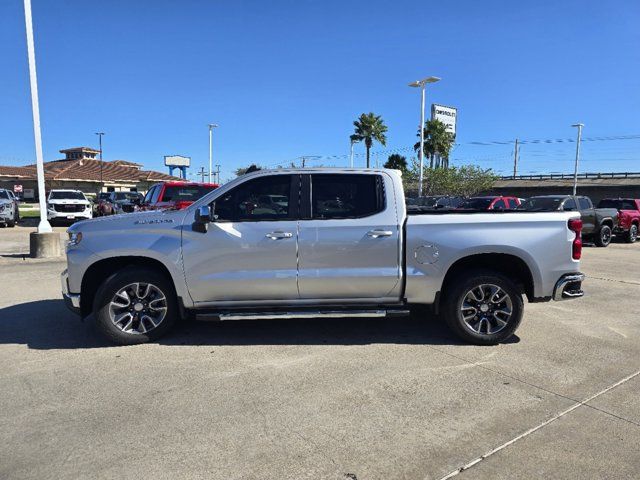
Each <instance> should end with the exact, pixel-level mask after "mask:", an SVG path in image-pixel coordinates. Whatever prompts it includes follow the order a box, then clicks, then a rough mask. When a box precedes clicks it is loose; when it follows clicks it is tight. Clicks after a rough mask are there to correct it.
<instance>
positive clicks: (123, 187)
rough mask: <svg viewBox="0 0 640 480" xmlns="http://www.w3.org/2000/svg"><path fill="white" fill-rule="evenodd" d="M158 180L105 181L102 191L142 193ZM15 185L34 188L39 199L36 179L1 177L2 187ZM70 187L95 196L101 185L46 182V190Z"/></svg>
mask: <svg viewBox="0 0 640 480" xmlns="http://www.w3.org/2000/svg"><path fill="white" fill-rule="evenodd" d="M155 183H158V182H146V181H144V182H137V183H118V182H111V183H109V182H105V184H104V187H103V188H102V190H101V191H103V192H107V191H115V192H120V191H125V192H129V191H131V190H136V191H138V192H140V193H142V194H145V193H146V192H147V190H149V188H150V187H151V185H154V184H155ZM14 185H22V188H23V190H24V189H33V190H34V191H35V200H37V199H38V185H37V182H36V181H34V180H21V179H14V180H11V179H9V180H7V179H0V188H6V189H7V190H11V191H13V186H14ZM56 188H59V189H70V190H80V191H82V192H83V193H84V194H85V195H89V196H95V195H96V193H97V192H98V190H99V185H98V184H97V183H96V182H78V181H67V180H53V181H47V182H45V190H46V191H47V192H49V190H51V189H56Z"/></svg>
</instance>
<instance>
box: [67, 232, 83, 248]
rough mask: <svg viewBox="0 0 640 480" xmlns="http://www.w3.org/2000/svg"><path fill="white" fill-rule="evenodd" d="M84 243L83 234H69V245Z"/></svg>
mask: <svg viewBox="0 0 640 480" xmlns="http://www.w3.org/2000/svg"><path fill="white" fill-rule="evenodd" d="M81 241H82V232H69V245H72V246H75V245H78V244H79V243H80V242H81Z"/></svg>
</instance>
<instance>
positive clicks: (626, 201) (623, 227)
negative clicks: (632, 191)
mask: <svg viewBox="0 0 640 480" xmlns="http://www.w3.org/2000/svg"><path fill="white" fill-rule="evenodd" d="M598 208H615V209H616V210H618V223H617V224H616V225H615V226H614V227H613V233H614V234H615V235H620V236H622V237H623V238H624V240H625V241H626V242H627V243H635V241H636V240H637V239H638V230H639V229H640V199H637V198H604V199H602V200H600V201H599V202H598Z"/></svg>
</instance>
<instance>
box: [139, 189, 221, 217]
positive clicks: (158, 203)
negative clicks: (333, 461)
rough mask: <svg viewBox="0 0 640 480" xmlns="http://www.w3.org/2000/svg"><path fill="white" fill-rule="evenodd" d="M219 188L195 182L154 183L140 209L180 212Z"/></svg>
mask: <svg viewBox="0 0 640 480" xmlns="http://www.w3.org/2000/svg"><path fill="white" fill-rule="evenodd" d="M219 186H220V185H218V184H217V183H197V182H164V183H156V184H155V185H153V186H152V187H151V188H150V189H149V191H148V192H147V194H146V195H145V196H144V200H143V201H142V206H141V209H142V210H159V209H172V210H182V209H183V208H187V207H188V206H189V205H191V204H192V203H193V202H195V201H196V200H198V199H200V198H201V197H204V196H205V195H206V194H207V193H209V192H211V191H212V190H215V189H216V188H218V187H219Z"/></svg>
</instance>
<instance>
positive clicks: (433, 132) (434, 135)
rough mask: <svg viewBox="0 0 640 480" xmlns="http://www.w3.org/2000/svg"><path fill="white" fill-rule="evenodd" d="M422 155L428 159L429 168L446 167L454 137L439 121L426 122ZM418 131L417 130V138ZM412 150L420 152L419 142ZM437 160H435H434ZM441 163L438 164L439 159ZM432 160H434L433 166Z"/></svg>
mask: <svg viewBox="0 0 640 480" xmlns="http://www.w3.org/2000/svg"><path fill="white" fill-rule="evenodd" d="M424 125H425V126H424V154H425V155H426V156H427V157H428V158H429V168H433V167H434V166H435V167H436V168H438V167H440V166H442V167H448V166H449V153H450V152H451V147H453V142H454V141H455V137H454V135H453V133H451V132H448V131H447V126H446V125H445V124H444V123H442V122H441V121H440V120H427V121H426V122H425V124H424ZM419 136H420V130H418V137H419ZM413 149H414V150H415V151H416V152H417V151H419V150H420V142H417V143H416V144H415V145H414V146H413ZM436 158H437V160H436ZM440 158H441V159H442V160H443V162H442V164H440V161H439V159H440ZM434 160H436V162H435V165H434Z"/></svg>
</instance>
